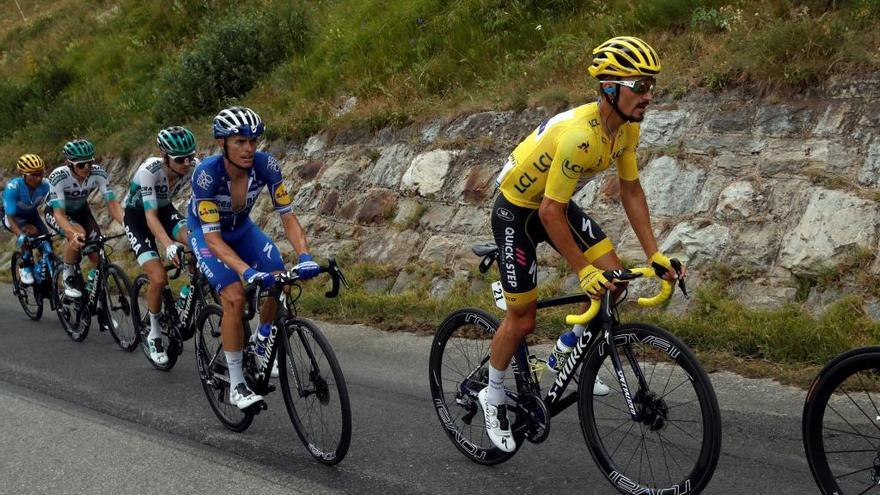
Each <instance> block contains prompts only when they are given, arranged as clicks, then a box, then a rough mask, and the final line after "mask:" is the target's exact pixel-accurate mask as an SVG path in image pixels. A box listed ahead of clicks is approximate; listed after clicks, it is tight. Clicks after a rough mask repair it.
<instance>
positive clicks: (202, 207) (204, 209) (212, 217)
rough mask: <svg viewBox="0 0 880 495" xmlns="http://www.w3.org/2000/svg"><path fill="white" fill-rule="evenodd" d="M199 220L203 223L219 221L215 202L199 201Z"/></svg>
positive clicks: (218, 212)
mask: <svg viewBox="0 0 880 495" xmlns="http://www.w3.org/2000/svg"><path fill="white" fill-rule="evenodd" d="M199 220H201V221H203V222H205V223H217V222H219V221H220V211H219V210H218V209H217V203H214V202H213V201H200V202H199Z"/></svg>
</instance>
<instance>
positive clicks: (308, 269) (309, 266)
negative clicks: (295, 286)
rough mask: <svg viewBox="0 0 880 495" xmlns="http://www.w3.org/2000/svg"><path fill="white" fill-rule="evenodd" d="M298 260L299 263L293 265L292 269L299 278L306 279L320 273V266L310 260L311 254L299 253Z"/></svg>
mask: <svg viewBox="0 0 880 495" xmlns="http://www.w3.org/2000/svg"><path fill="white" fill-rule="evenodd" d="M298 261H299V263H297V264H296V266H294V267H293V270H295V271H296V273H297V274H298V275H299V278H300V279H301V280H308V279H310V278H313V277H316V276H317V275H318V274H319V273H321V267H320V266H318V264H317V263H315V262H314V261H313V260H312V255H310V254H309V253H302V254H300V255H299V258H298Z"/></svg>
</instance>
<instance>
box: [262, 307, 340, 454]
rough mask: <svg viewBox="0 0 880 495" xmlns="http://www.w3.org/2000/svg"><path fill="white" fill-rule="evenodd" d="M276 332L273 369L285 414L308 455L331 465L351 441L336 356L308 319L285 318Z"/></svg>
mask: <svg viewBox="0 0 880 495" xmlns="http://www.w3.org/2000/svg"><path fill="white" fill-rule="evenodd" d="M280 332H281V333H280V334H279V337H281V338H282V345H281V347H280V348H279V349H278V355H277V359H278V371H279V374H280V377H279V378H280V382H281V391H282V395H284V405H285V406H287V414H288V415H289V416H290V421H291V422H292V423H293V427H294V428H295V429H296V433H297V435H299V438H300V440H302V442H303V445H305V446H306V449H307V450H308V451H309V453H310V454H312V456H314V457H315V459H317V460H318V461H320V462H322V463H324V464H328V465H333V464H336V463H338V462H340V461H342V459H343V458H344V457H345V454H346V453H347V452H348V446H349V443H350V442H351V405H350V404H349V400H348V389H347V388H346V386H345V377H344V376H343V375H342V369H341V368H340V367H339V362H338V361H337V359H336V354H335V353H334V352H333V348H331V347H330V343H329V342H328V341H327V339H326V338H325V337H324V335H323V334H322V333H321V331H320V330H319V329H318V327H317V326H315V324H314V323H312V322H310V321H307V320H302V319H299V318H290V319H287V320H286V321H285V324H284V327H283V328H282V329H280Z"/></svg>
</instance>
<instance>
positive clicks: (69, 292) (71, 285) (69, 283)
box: [62, 275, 82, 299]
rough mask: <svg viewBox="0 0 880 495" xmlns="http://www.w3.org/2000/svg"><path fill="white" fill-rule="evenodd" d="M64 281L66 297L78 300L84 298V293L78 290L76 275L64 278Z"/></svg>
mask: <svg viewBox="0 0 880 495" xmlns="http://www.w3.org/2000/svg"><path fill="white" fill-rule="evenodd" d="M63 278H64V280H63V281H62V283H63V284H64V295H65V296H67V297H70V298H73V299H78V298H80V297H82V292H80V291H79V289H77V288H76V285H75V283H76V275H68V276H66V277H63Z"/></svg>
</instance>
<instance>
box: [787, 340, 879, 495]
mask: <svg viewBox="0 0 880 495" xmlns="http://www.w3.org/2000/svg"><path fill="white" fill-rule="evenodd" d="M803 434H804V447H805V449H806V453H807V461H808V462H809V464H810V469H811V470H812V472H813V477H814V479H815V480H816V483H817V484H818V485H819V488H820V489H821V490H822V492H823V493H828V494H831V493H833V494H839V495H844V494H845V495H850V494H871V493H880V347H868V348H861V349H855V350H853V351H849V352H847V353H845V354H843V355H841V357H839V358H837V359H835V360H834V361H832V362H831V363H829V365H828V366H826V367H825V369H823V370H822V372H821V373H820V374H819V376H818V377H817V378H816V380H815V381H814V382H813V386H812V387H811V388H810V392H809V394H808V396H807V400H806V403H805V406H804V418H803Z"/></svg>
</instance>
